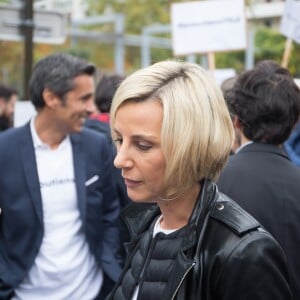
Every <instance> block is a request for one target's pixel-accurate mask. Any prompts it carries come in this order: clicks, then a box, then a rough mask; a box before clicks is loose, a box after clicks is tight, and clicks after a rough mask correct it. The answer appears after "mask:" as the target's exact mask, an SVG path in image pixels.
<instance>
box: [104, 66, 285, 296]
mask: <svg viewBox="0 0 300 300" xmlns="http://www.w3.org/2000/svg"><path fill="white" fill-rule="evenodd" d="M110 116H111V128H112V135H113V139H114V140H115V143H116V145H117V149H118V153H117V156H116V158H115V161H114V163H115V166H116V167H118V168H121V169H122V176H123V178H124V180H125V184H126V187H127V193H128V196H129V197H130V198H131V199H132V201H133V203H132V204H131V205H130V206H129V207H128V208H127V209H126V210H124V212H123V219H124V221H125V224H126V225H127V226H128V230H129V232H130V236H131V240H130V242H129V243H128V244H126V249H127V260H126V263H125V267H124V269H123V272H122V274H121V276H120V278H119V281H118V282H117V284H116V286H115V287H114V289H113V290H112V292H111V294H110V295H109V297H108V299H114V300H124V299H126V300H135V299H138V300H140V299H141V300H154V299H155V300H158V299H161V300H169V299H177V300H178V299H180V300H183V299H186V300H193V299H197V300H200V299H201V300H208V299H210V300H212V299H214V300H225V299H226V300H248V299H249V300H250V299H251V300H254V299H255V300H259V299H263V300H268V299H272V300H274V299H281V300H287V299H290V289H289V281H288V271H287V267H286V262H285V257H284V255H283V253H282V251H281V249H280V247H279V246H278V244H277V242H276V241H275V240H274V239H273V238H272V237H271V235H270V234H269V233H268V232H266V231H265V230H264V229H263V228H262V227H261V226H260V224H259V223H258V222H257V221H256V220H255V219H254V218H253V217H251V216H250V215H249V214H248V213H246V212H245V211H244V210H243V209H242V208H240V207H239V206H238V205H237V204H236V203H235V202H234V201H232V200H231V199H229V198H228V197H226V196H225V195H223V194H221V193H219V192H218V190H217V187H216V185H215V183H214V181H215V180H216V179H217V178H218V175H219V173H220V171H221V170H222V168H223V166H224V164H225V162H226V160H227V157H228V155H229V152H230V149H231V146H232V142H233V135H234V133H233V127H232V121H231V118H230V115H229V113H228V110H227V107H226V104H225V102H224V99H223V97H222V93H221V91H220V90H219V88H218V87H217V86H216V85H215V83H214V82H213V81H212V80H211V79H210V76H209V75H208V74H207V73H206V72H205V71H204V70H203V69H202V68H201V67H199V66H197V65H196V64H191V63H184V62H175V61H166V62H160V63H157V64H154V65H152V66H150V67H148V68H145V69H142V70H139V71H137V72H135V73H133V74H132V75H131V76H129V77H128V78H127V79H125V80H124V82H123V83H122V84H121V86H120V87H119V89H118V90H117V92H116V94H115V97H114V99H113V103H112V108H111V115H110Z"/></svg>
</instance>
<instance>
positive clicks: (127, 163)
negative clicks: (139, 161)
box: [114, 145, 133, 169]
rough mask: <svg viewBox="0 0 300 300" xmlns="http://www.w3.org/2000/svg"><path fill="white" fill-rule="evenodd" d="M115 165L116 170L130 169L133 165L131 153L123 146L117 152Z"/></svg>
mask: <svg viewBox="0 0 300 300" xmlns="http://www.w3.org/2000/svg"><path fill="white" fill-rule="evenodd" d="M114 165H115V167H116V168H120V169H124V168H129V167H131V166H132V165H133V161H132V159H131V158H130V155H129V152H128V150H127V149H125V148H124V147H123V145H122V146H121V147H120V148H119V149H118V151H117V155H116V157H115V159H114Z"/></svg>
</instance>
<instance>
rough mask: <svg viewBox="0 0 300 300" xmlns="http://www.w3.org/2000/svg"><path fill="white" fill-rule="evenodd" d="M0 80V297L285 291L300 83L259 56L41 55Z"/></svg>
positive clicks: (284, 297)
mask: <svg viewBox="0 0 300 300" xmlns="http://www.w3.org/2000/svg"><path fill="white" fill-rule="evenodd" d="M29 90H30V100H31V102H32V104H33V105H34V107H35V109H36V115H35V116H33V117H32V118H31V119H30V120H29V121H28V123H27V124H25V125H22V126H19V127H15V128H13V127H14V124H13V113H14V106H15V103H16V101H17V100H18V92H17V91H16V90H15V89H13V88H11V87H9V86H5V85H1V86H0V131H1V132H0V166H1V170H3V174H2V176H1V177H0V300H8V299H13V300H35V299H36V300H40V299H43V298H44V297H47V298H48V299H49V300H77V299H78V300H79V299H80V300H104V299H106V300H140V299H142V300H154V299H155V300H156V299H159V298H160V299H166V300H171V299H175V300H196V299H197V300H199V299H202V300H248V299H249V300H250V299H251V300H253V299H257V300H259V299H262V300H268V299H270V300H271V299H272V300H288V299H291V300H298V299H300V261H299V260H298V258H297V253H298V247H299V246H298V245H300V233H299V230H298V228H300V205H299V204H298V195H300V185H299V182H300V169H299V165H300V164H299V161H300V154H299V153H300V152H299V149H300V139H299V136H300V135H299V130H300V129H299V128H300V127H299V125H298V124H299V114H300V90H299V87H298V86H297V84H296V83H295V81H294V79H293V77H292V75H291V74H290V73H289V71H288V70H287V69H286V68H283V67H281V66H280V65H279V64H277V63H276V62H273V61H261V62H259V63H258V64H257V65H256V66H255V67H254V68H253V69H251V70H248V71H244V72H242V73H241V74H238V75H236V76H235V77H234V78H230V79H229V80H228V81H226V82H224V84H223V85H222V86H221V87H219V86H218V85H217V84H216V83H215V81H214V79H213V77H212V75H211V73H209V72H207V71H206V70H204V69H203V68H202V67H201V66H199V65H197V64H195V63H188V62H181V61H171V60H170V61H162V62H158V63H155V64H153V65H151V66H149V67H146V68H143V69H140V70H137V71H136V72H133V73H132V74H130V75H128V76H127V77H124V76H119V75H116V74H102V73H101V74H100V76H97V70H96V67H95V65H93V64H92V63H90V62H88V61H86V60H83V59H81V58H78V57H75V56H73V55H70V54H65V53H54V54H51V55H48V56H46V57H44V58H42V59H41V60H40V61H38V62H37V64H36V65H35V67H34V69H33V72H32V76H31V79H30V82H29Z"/></svg>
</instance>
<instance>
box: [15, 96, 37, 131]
mask: <svg viewBox="0 0 300 300" xmlns="http://www.w3.org/2000/svg"><path fill="white" fill-rule="evenodd" d="M35 115H36V110H35V108H34V106H33V104H32V103H31V102H30V101H24V100H23V101H17V102H16V104H15V111H14V127H19V126H22V125H24V124H25V123H27V122H28V121H29V120H30V118H31V117H33V116H35Z"/></svg>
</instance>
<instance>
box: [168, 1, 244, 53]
mask: <svg viewBox="0 0 300 300" xmlns="http://www.w3.org/2000/svg"><path fill="white" fill-rule="evenodd" d="M171 19H172V42H173V50H174V54H175V55H187V54H192V53H207V52H217V51H227V50H239V49H245V48H246V45H247V42H246V40H247V39H246V21H245V7H244V0H209V1H201V2H197V1H194V2H184V3H176V4H173V5H172V7H171Z"/></svg>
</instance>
